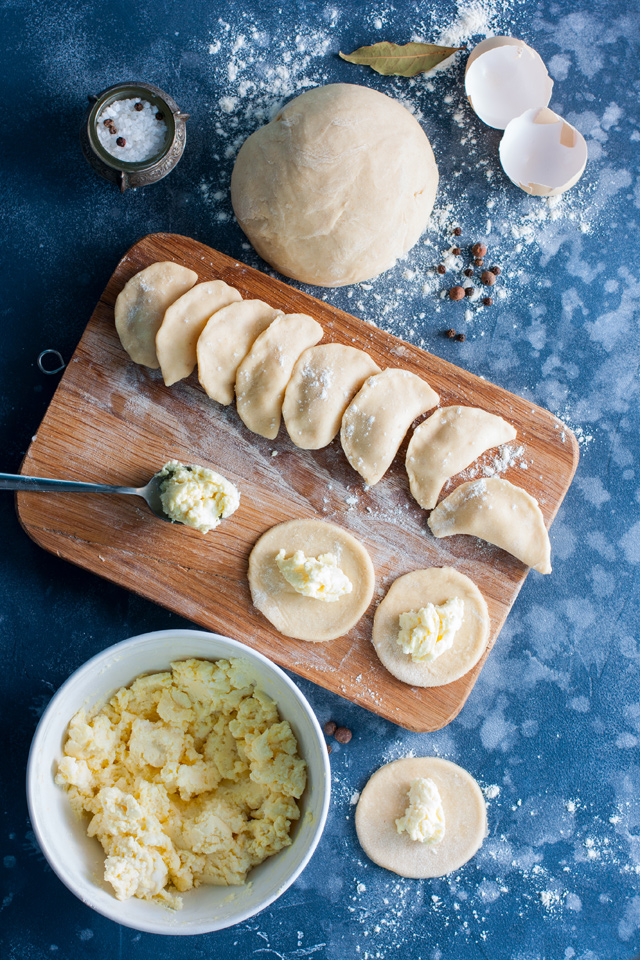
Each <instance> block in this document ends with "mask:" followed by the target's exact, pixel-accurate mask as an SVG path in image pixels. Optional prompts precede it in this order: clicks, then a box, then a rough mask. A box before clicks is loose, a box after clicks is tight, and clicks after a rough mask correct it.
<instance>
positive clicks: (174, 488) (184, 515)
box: [160, 460, 240, 533]
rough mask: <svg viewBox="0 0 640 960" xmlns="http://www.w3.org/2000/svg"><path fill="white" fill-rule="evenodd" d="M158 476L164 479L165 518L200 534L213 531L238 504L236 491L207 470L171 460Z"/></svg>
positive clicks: (222, 479) (217, 474)
mask: <svg viewBox="0 0 640 960" xmlns="http://www.w3.org/2000/svg"><path fill="white" fill-rule="evenodd" d="M160 476H161V477H162V476H164V477H166V480H164V482H163V484H162V487H161V491H160V500H161V501H162V508H163V510H164V512H165V513H166V515H167V516H168V517H170V518H171V520H174V521H175V522H176V523H185V524H186V525H187V526H189V527H193V528H194V529H195V530H200V532H201V533H208V532H209V530H213V529H214V528H215V527H217V526H218V524H219V523H220V521H221V520H224V519H225V518H226V517H229V516H231V514H232V513H234V512H235V511H236V510H237V509H238V506H239V504H240V494H239V492H238V489H237V487H235V486H234V485H233V484H232V483H231V482H230V481H229V480H227V479H226V478H225V477H222V476H220V474H219V473H216V472H215V471H214V470H209V469H208V468H207V467H198V466H192V467H187V466H185V465H184V464H183V463H180V462H179V461H178V460H170V461H169V463H165V465H164V467H163V468H162V470H161V471H160Z"/></svg>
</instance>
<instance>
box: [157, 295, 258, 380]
mask: <svg viewBox="0 0 640 960" xmlns="http://www.w3.org/2000/svg"><path fill="white" fill-rule="evenodd" d="M237 300H242V297H241V295H240V294H239V293H238V291H237V290H236V289H235V287H230V286H229V284H228V283H225V282H224V280H209V281H207V283H197V284H196V285H195V287H192V288H191V290H189V291H187V293H183V294H182V296H181V297H179V298H178V299H177V300H176V301H175V302H174V303H172V304H171V306H170V307H168V308H167V310H166V311H165V314H164V319H163V321H162V324H161V325H160V329H159V330H158V332H157V334H156V353H157V354H158V361H159V363H160V369H161V370H162V376H163V378H164V382H165V385H166V386H167V387H170V386H171V384H172V383H177V381H178V380H182V379H184V377H188V376H189V375H190V374H191V373H193V368H194V367H195V365H196V359H197V357H196V344H197V343H198V337H199V336H200V334H201V333H202V331H203V330H204V328H205V326H206V323H207V320H208V319H209V317H210V316H211V315H212V314H214V313H215V312H216V311H217V310H220V308H221V307H226V306H227V304H229V303H233V302H234V301H237Z"/></svg>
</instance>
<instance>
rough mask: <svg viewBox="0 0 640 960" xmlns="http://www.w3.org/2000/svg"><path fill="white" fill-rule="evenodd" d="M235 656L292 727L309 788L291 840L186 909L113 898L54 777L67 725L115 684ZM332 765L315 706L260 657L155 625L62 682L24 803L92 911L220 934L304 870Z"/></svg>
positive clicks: (64, 876) (97, 855)
mask: <svg viewBox="0 0 640 960" xmlns="http://www.w3.org/2000/svg"><path fill="white" fill-rule="evenodd" d="M188 657H199V658H202V659H207V660H217V659H220V658H227V657H241V658H242V659H243V660H245V661H246V662H248V663H249V665H250V667H251V668H252V670H253V671H254V673H255V680H256V682H257V685H258V686H259V687H260V689H262V690H264V692H265V693H267V694H268V695H269V696H270V697H272V699H273V700H275V702H276V703H277V705H278V709H279V711H280V715H281V717H282V719H283V720H288V721H289V723H290V724H291V727H292V729H293V732H294V733H295V735H296V737H297V740H298V746H299V750H300V755H301V756H302V757H304V759H305V760H306V761H307V776H308V780H307V787H306V790H305V792H304V794H303V796H302V800H301V811H302V813H301V817H300V820H299V821H298V823H297V824H294V827H293V833H292V836H293V842H292V844H291V846H289V847H285V848H284V849H283V850H281V851H280V852H279V853H277V854H276V855H275V856H273V857H269V859H268V860H265V861H264V863H261V864H260V865H259V866H257V867H254V868H253V870H252V871H251V873H250V874H249V880H250V881H251V882H250V883H247V884H245V885H244V886H242V887H213V886H204V885H203V886H201V887H199V888H198V889H195V890H190V891H188V892H187V893H185V894H184V895H183V903H184V906H183V908H182V910H179V911H174V910H170V909H168V908H166V907H164V906H162V905H160V904H157V903H152V902H151V903H150V902H147V901H144V900H139V899H136V898H135V897H134V898H132V899H130V900H126V901H119V900H116V898H115V896H114V894H113V892H112V890H111V887H110V885H109V884H108V883H106V882H105V881H104V880H103V873H104V852H103V850H102V847H101V846H100V844H99V842H98V841H97V840H96V839H93V838H91V839H90V838H89V837H87V834H86V826H87V824H86V822H82V821H80V820H79V819H77V818H76V816H75V815H74V813H73V812H72V810H71V806H70V804H69V801H68V799H67V796H66V791H65V790H64V788H63V787H60V786H57V785H56V784H55V783H54V776H55V772H56V768H57V762H58V760H59V759H60V758H61V757H62V747H63V744H64V741H65V739H66V732H67V726H68V724H69V721H70V720H71V717H72V716H73V715H74V714H75V713H76V711H77V710H79V709H80V708H81V707H84V708H85V709H87V710H91V709H93V708H95V707H101V706H102V705H103V704H104V703H105V702H106V701H107V700H108V699H109V697H110V696H111V695H112V694H113V693H115V691H116V690H117V689H119V688H120V687H123V686H128V685H129V684H130V683H131V682H132V681H133V680H134V679H135V678H136V677H137V676H139V675H140V674H144V673H155V672H156V671H159V670H167V669H168V668H169V664H170V663H171V661H172V660H184V659H186V658H188ZM330 790H331V771H330V767H329V760H328V757H327V748H326V746H325V741H324V736H323V734H322V731H321V729H320V726H319V724H318V721H317V720H316V717H315V715H314V713H313V711H312V710H311V707H310V706H309V704H308V703H307V701H306V700H305V698H304V697H303V695H302V694H301V693H300V691H299V690H298V689H297V687H296V686H295V684H293V683H292V682H291V680H289V678H288V677H287V675H286V674H285V673H283V671H282V670H281V669H280V668H279V667H277V666H276V665H275V664H273V663H271V662H270V661H269V660H267V658H266V657H263V656H262V654H260V653H257V652H256V651H255V650H251V649H250V648H249V647H246V646H244V644H242V643H238V641H237V640H230V639H229V638H227V637H221V636H219V635H217V634H213V633H204V632H201V631H199V630H160V631H158V632H157V633H146V634H143V635H142V636H139V637H132V638H131V639H129V640H123V641H122V643H117V644H115V645H114V646H112V647H108V648H107V649H106V650H104V651H103V652H102V653H99V654H98V655H97V656H95V657H93V658H92V659H91V660H89V661H88V662H87V663H85V664H84V666H82V667H80V669H79V670H76V672H75V673H74V674H72V676H71V677H69V679H68V680H67V681H66V683H64V684H63V685H62V686H61V687H60V689H59V690H58V692H57V693H56V695H55V696H54V697H53V699H52V700H51V702H50V704H49V705H48V707H47V709H46V710H45V712H44V714H43V715H42V718H41V720H40V723H39V724H38V728H37V730H36V733H35V736H34V738H33V743H32V745H31V751H30V753H29V762H28V766H27V799H28V802H29V813H30V816H31V823H32V825H33V829H34V831H35V834H36V837H37V839H38V843H39V844H40V846H41V848H42V851H43V853H44V855H45V857H46V858H47V860H48V861H49V863H50V864H51V867H52V868H53V870H54V871H55V872H56V873H57V875H58V877H59V878H60V879H61V880H62V882H63V883H64V884H66V886H67V887H68V888H69V889H70V890H71V891H72V893H75V895H76V896H77V897H79V898H80V900H82V901H83V903H86V904H87V905H88V906H90V907H92V908H93V909H94V910H97V911H98V913H101V914H103V916H105V917H109V919H110V920H115V921H116V923H121V924H123V925H124V926H126V927H132V928H133V929H135V930H142V931H144V932H146V933H164V934H171V935H176V934H195V933H209V932H210V931H212V930H222V929H223V928H224V927H229V926H232V925H233V924H235V923H240V922H241V921H243V920H246V919H247V918H248V917H252V916H253V915H254V914H256V913H258V912H259V911H260V910H264V908H265V907H267V906H268V905H269V904H270V903H273V901H274V900H276V899H277V898H278V897H279V896H280V894H282V893H284V891H285V890H286V889H287V887H289V886H290V885H291V884H292V883H293V881H294V880H295V879H296V877H297V876H298V875H299V874H300V873H301V872H302V870H303V869H304V867H305V866H306V864H307V863H308V861H309V859H310V858H311V855H312V854H313V851H314V850H315V848H316V846H317V844H318V841H319V840H320V836H321V834H322V831H323V829H324V824H325V821H326V818H327V810H328V808H329V796H330Z"/></svg>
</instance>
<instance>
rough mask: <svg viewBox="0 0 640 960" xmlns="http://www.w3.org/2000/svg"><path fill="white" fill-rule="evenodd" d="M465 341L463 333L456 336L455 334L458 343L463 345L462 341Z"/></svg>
mask: <svg viewBox="0 0 640 960" xmlns="http://www.w3.org/2000/svg"><path fill="white" fill-rule="evenodd" d="M466 339H467V338H466V336H465V334H464V333H458V334H456V340H457V341H458V343H464V341H465V340H466Z"/></svg>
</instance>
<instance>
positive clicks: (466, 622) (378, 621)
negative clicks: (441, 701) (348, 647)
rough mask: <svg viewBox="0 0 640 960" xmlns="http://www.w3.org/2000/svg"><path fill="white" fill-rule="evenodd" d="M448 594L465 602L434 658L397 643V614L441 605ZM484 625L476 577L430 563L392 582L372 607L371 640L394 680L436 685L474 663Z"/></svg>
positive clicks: (483, 636) (485, 637)
mask: <svg viewBox="0 0 640 960" xmlns="http://www.w3.org/2000/svg"><path fill="white" fill-rule="evenodd" d="M453 597H459V598H460V600H462V602H463V604H464V619H463V621H462V626H461V627H460V628H459V630H457V631H456V633H455V636H454V640H453V646H452V647H451V648H450V649H449V650H445V652H444V653H442V654H441V655H440V656H439V657H437V659H435V660H431V661H423V662H420V663H415V662H414V661H413V660H412V659H411V657H410V656H409V654H406V653H404V652H403V650H402V647H401V646H400V644H399V643H397V637H398V631H399V629H400V624H399V618H400V614H401V613H407V612H408V611H409V610H419V609H420V608H421V607H424V606H426V604H427V603H434V604H436V605H440V604H442V603H444V602H445V601H446V600H451V599H452V598H453ZM489 626H490V624H489V611H488V610H487V604H486V602H485V599H484V597H483V596H482V594H481V593H480V591H479V590H478V588H477V586H476V585H475V583H474V582H473V581H472V580H470V579H469V577H466V576H465V575H464V574H463V573H459V572H458V571H457V570H454V569H453V567H430V568H429V569H428V570H414V571H413V572H412V573H407V574H405V575H404V576H403V577H399V578H398V579H397V580H395V581H394V582H393V583H392V584H391V587H390V589H389V592H388V593H387V595H386V597H385V598H384V600H383V601H382V603H381V604H380V606H379V607H378V609H377V610H376V614H375V617H374V619H373V634H372V637H371V640H372V643H373V646H374V649H375V651H376V653H377V654H378V656H379V657H380V660H381V661H382V663H383V664H384V666H385V667H386V668H387V670H388V671H389V673H392V674H393V675H394V677H397V678H398V680H402V682H403V683H409V684H411V685H412V686H414V687H439V686H442V685H443V684H445V683H452V682H453V681H454V680H457V679H458V677H462V676H463V675H464V674H465V673H467V672H468V671H469V670H471V668H472V667H473V666H475V665H476V663H477V662H478V660H479V659H480V657H481V656H482V654H483V653H484V649H485V647H486V645H487V640H488V639H489Z"/></svg>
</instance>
